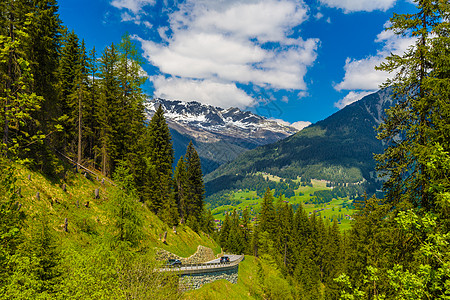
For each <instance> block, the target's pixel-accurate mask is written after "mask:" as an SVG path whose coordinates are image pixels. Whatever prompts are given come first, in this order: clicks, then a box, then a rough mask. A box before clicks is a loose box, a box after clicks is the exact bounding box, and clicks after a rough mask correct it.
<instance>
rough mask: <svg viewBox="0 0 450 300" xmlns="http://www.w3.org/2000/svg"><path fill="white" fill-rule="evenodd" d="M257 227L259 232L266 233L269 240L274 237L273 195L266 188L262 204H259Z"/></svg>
mask: <svg viewBox="0 0 450 300" xmlns="http://www.w3.org/2000/svg"><path fill="white" fill-rule="evenodd" d="M258 221H259V222H258V227H259V230H260V232H264V231H267V232H268V233H269V235H270V237H271V238H273V237H274V236H275V232H276V226H277V225H276V214H275V208H274V206H273V195H272V191H271V190H270V188H267V190H266V192H265V194H264V197H263V202H262V203H261V212H260V215H259V220H258Z"/></svg>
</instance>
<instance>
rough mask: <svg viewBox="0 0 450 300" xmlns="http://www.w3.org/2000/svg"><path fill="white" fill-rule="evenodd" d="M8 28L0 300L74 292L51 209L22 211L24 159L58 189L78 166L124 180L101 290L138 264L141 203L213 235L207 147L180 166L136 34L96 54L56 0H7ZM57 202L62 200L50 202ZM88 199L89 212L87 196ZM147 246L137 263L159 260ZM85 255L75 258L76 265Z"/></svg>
mask: <svg viewBox="0 0 450 300" xmlns="http://www.w3.org/2000/svg"><path fill="white" fill-rule="evenodd" d="M0 23H1V26H0V85H1V89H0V99H1V102H0V103H1V114H0V124H1V128H2V144H1V149H0V152H1V154H0V172H1V176H0V180H1V192H0V194H1V196H0V197H1V198H0V199H1V200H0V248H1V249H0V273H1V276H0V297H1V298H11V299H12V298H14V299H18V298H27V299H28V298H33V299H37V298H47V299H54V298H58V297H61V298H67V297H69V298H70V297H76V296H75V294H71V292H73V291H69V290H70V286H68V285H67V282H64V281H65V280H66V279H67V278H68V277H67V276H68V275H69V274H70V271H68V270H66V271H65V272H66V273H63V271H62V270H61V269H62V267H61V261H62V258H61V257H60V256H61V252H60V249H59V247H58V246H57V245H58V243H57V242H56V237H55V232H53V230H52V229H51V226H50V225H49V224H50V222H52V221H51V220H48V219H47V217H45V215H46V210H45V209H43V210H38V208H37V207H40V206H37V207H36V206H35V207H34V209H33V208H31V207H30V208H28V209H21V207H22V203H20V202H21V201H23V200H21V197H22V196H21V194H20V186H18V185H17V180H18V177H17V176H18V175H17V173H18V169H17V166H18V165H22V166H25V167H27V168H29V169H30V170H33V171H38V172H40V173H42V174H43V175H45V176H46V178H50V179H51V180H52V181H53V182H55V184H56V183H60V182H63V183H64V184H65V183H67V185H69V184H70V182H72V181H73V174H74V173H75V174H76V173H79V172H80V171H83V172H85V173H86V177H87V176H88V175H91V176H92V174H101V175H102V176H104V177H105V178H106V179H107V180H108V178H110V179H112V180H114V184H115V185H116V186H117V188H118V191H117V192H116V193H115V194H114V195H113V196H112V200H111V204H112V205H113V207H112V208H108V209H107V211H109V217H108V218H112V219H113V220H115V222H113V224H112V229H111V230H112V232H114V234H113V237H112V238H111V240H108V239H107V238H105V239H106V240H108V241H107V242H105V243H106V244H105V245H107V247H106V249H104V251H105V255H106V256H103V258H105V259H106V261H107V260H108V259H113V260H114V262H110V264H111V265H110V266H107V265H105V266H101V268H100V270H102V271H103V272H105V274H103V275H100V274H99V277H98V278H94V280H95V281H97V284H95V285H96V286H97V288H99V289H101V286H102V284H101V283H100V282H102V280H107V281H109V280H111V281H112V282H113V281H114V280H118V277H117V276H118V275H117V274H119V275H120V270H124V268H125V265H127V266H128V267H129V266H130V264H133V263H135V262H133V261H134V260H132V259H131V258H130V257H131V256H133V255H134V256H136V255H137V253H138V252H137V251H138V250H139V249H138V248H139V247H140V248H142V245H140V246H139V245H138V244H139V241H140V242H142V235H141V233H142V229H139V228H141V227H142V224H143V223H142V217H139V214H142V212H138V211H140V210H142V208H139V206H138V204H137V203H139V202H141V203H142V206H143V207H144V206H145V209H147V210H148V211H149V212H151V213H153V214H155V215H156V216H158V217H159V218H160V219H161V220H163V221H164V222H165V223H166V224H167V225H168V226H173V225H178V224H180V223H181V224H184V223H186V224H187V225H188V226H190V227H191V228H192V229H194V230H195V231H197V232H200V230H202V231H203V232H209V233H210V232H212V230H213V229H214V227H213V226H214V225H213V223H212V221H213V220H212V216H211V215H210V214H208V212H207V211H205V210H204V207H203V206H204V205H203V198H204V185H203V179H202V171H201V165H200V159H199V157H198V154H197V152H196V150H195V149H194V146H193V144H192V143H190V144H189V146H188V147H187V149H186V155H185V156H184V157H181V158H180V159H179V161H178V165H177V168H176V169H175V170H173V169H172V164H173V161H174V154H173V153H174V152H173V146H172V141H171V136H170V132H169V128H168V126H167V124H166V121H165V118H164V113H163V109H162V108H161V107H159V109H158V110H157V112H156V113H155V115H154V116H153V117H152V118H151V120H146V116H145V111H144V101H146V100H147V96H146V95H145V94H144V93H143V91H142V85H143V84H144V82H145V80H146V79H147V77H146V76H145V74H144V72H143V70H142V68H141V64H142V58H141V57H140V55H139V54H138V51H137V49H136V46H135V45H134V43H133V41H132V40H131V39H130V37H129V36H128V35H124V36H123V37H122V40H121V42H120V43H119V44H117V45H116V44H111V45H110V46H108V47H106V48H105V49H103V50H102V52H101V53H98V52H97V50H96V49H95V48H93V49H90V50H89V49H86V46H85V43H84V41H83V40H82V39H80V38H79V37H78V36H77V35H76V34H75V33H74V32H73V31H70V30H69V29H68V28H66V27H65V26H64V25H63V23H62V21H61V20H60V19H59V15H58V5H57V2H56V0H19V1H16V0H11V1H9V0H8V1H2V2H1V4H0ZM86 170H89V172H86ZM97 176H98V175H97ZM94 177H95V175H94ZM64 186H66V185H64ZM36 197H37V198H39V193H38V195H37V196H36ZM43 197H45V195H43ZM54 203H60V201H58V200H57V199H51V205H52V206H53V204H54ZM76 205H77V207H79V204H78V201H77V204H76ZM84 206H85V207H86V208H89V202H87V203H85V204H84ZM52 209H53V208H51V210H52ZM41 213H42V214H43V216H41V217H38V218H36V215H38V214H41ZM88 220H89V219H84V221H83V222H84V223H83V224H81V225H80V227H81V228H82V231H86V232H87V233H90V234H91V235H90V236H91V237H92V238H93V237H95V236H96V235H97V234H98V233H96V230H92V229H90V228H94V227H95V226H94V225H92V224H91V223H89V222H88ZM97 220H98V217H97ZM66 222H67V221H66ZM65 228H66V231H67V223H66V226H65ZM102 243H103V242H102ZM102 245H103V244H102ZM81 249H82V247H81V246H80V249H79V250H80V251H81ZM139 251H142V249H141V250H139ZM108 253H110V254H108ZM146 253H147V251H144V252H142V253H140V255H139V257H140V258H139V260H142V261H143V262H152V259H150V260H147V258H146V257H148V255H149V254H146ZM97 254H98V253H97ZM127 255H131V256H130V257H128V259H126V256H127ZM87 257H90V256H87ZM101 257H102V256H101V255H100V256H94V257H91V259H93V260H96V259H101ZM106 257H108V258H106ZM69 260H70V259H69ZM117 260H119V262H117ZM127 260H128V262H126V261H127ZM153 260H154V259H153ZM76 262H77V260H75V258H74V260H73V261H72V262H71V263H73V264H74V265H75V264H76ZM79 263H82V262H81V261H80V262H79ZM105 263H107V262H105ZM74 265H72V267H74ZM114 268H116V269H114ZM149 268H150V269H149V270H153V267H149ZM111 272H112V273H111ZM114 272H116V273H117V272H118V273H117V274H116V276H114ZM136 272H137V271H136ZM83 274H84V273H80V274H79V275H80V276H81V277H83V276H87V275H86V274H84V275H83ZM127 275H129V274H127ZM148 276H150V275H148ZM119 277H120V276H119ZM122 283H123V282H122ZM126 284H131V285H132V283H131V282H130V283H126ZM62 286H63V287H64V288H63V289H62V288H61V287H62ZM103 287H105V285H104V286H103ZM134 287H135V286H134ZM115 288H118V291H119V292H118V293H117V294H114V292H112V294H111V295H109V296H108V294H104V295H102V297H108V298H109V297H112V298H116V297H122V296H123V295H125V294H126V293H127V292H126V290H127V288H124V287H123V286H122V287H118V286H110V287H105V289H106V290H107V289H111V291H113V290H114V289H115ZM64 290H65V291H64ZM120 291H121V292H120ZM172 291H175V294H176V286H175V288H174V289H172ZM65 293H66V294H65ZM67 293H68V294H67ZM64 294H65V295H64ZM144 294H145V293H144ZM163 294H164V292H163V293H162V294H161V295H163ZM127 297H128V296H127Z"/></svg>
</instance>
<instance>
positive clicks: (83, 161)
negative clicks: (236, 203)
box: [0, 0, 450, 299]
mask: <svg viewBox="0 0 450 300" xmlns="http://www.w3.org/2000/svg"><path fill="white" fill-rule="evenodd" d="M414 2H415V3H416V5H417V10H416V12H415V13H414V14H408V15H400V14H399V15H394V16H393V17H392V18H391V20H390V25H389V26H390V27H389V28H388V30H389V31H390V33H393V34H398V35H404V36H411V37H413V38H414V39H415V43H414V44H413V46H411V47H410V48H409V49H408V50H407V52H406V53H404V54H402V55H393V54H392V55H390V56H389V57H387V58H386V60H385V62H384V63H382V64H381V65H380V66H379V67H378V68H379V69H381V70H384V71H388V72H391V73H393V74H395V76H393V77H392V79H389V80H388V81H387V82H386V83H385V85H384V88H389V89H390V91H391V92H390V93H391V97H392V100H393V103H394V105H393V106H392V107H391V108H389V109H388V110H386V112H385V118H384V119H383V120H382V121H381V120H379V121H380V122H379V126H378V131H377V138H378V139H379V140H381V141H382V142H383V144H384V150H383V149H381V150H380V152H379V154H377V155H376V156H375V160H376V162H377V166H376V170H377V171H378V172H379V173H380V175H382V176H384V178H385V179H386V182H385V183H384V186H383V189H384V192H385V196H384V197H382V198H377V197H375V196H371V195H366V196H365V197H363V199H362V200H358V201H355V203H354V204H355V206H356V208H357V212H356V213H355V214H354V215H353V216H352V219H353V221H352V223H351V227H350V229H348V230H347V231H345V232H340V230H339V228H338V226H337V220H333V222H332V223H330V222H328V221H327V220H326V218H324V217H323V216H321V215H320V214H316V213H315V212H311V213H306V211H305V209H304V207H303V206H302V205H298V206H296V207H294V206H293V205H291V204H290V203H287V202H286V201H284V198H283V195H282V194H283V193H285V194H286V193H292V192H293V190H294V189H295V188H297V187H298V184H308V181H307V180H304V178H303V181H302V182H300V183H299V181H298V176H299V175H301V176H302V177H309V176H305V174H306V175H307V174H308V173H306V172H307V171H308V172H319V174H322V175H324V176H325V175H330V174H331V175H336V174H338V175H339V174H340V175H339V176H341V175H342V176H344V177H345V176H346V177H345V178H342V180H344V179H345V180H349V181H347V182H354V183H357V182H358V181H360V180H361V178H362V177H363V176H365V174H366V173H370V172H371V171H370V168H369V167H370V165H371V164H372V166H373V167H375V166H374V165H373V162H369V161H367V160H368V159H372V156H371V155H368V154H367V151H366V150H367V149H366V148H365V147H363V146H361V145H360V144H359V143H358V140H357V139H356V137H352V135H351V133H352V132H355V131H354V130H357V129H361V128H362V129H363V131H368V130H369V129H370V128H371V126H372V123H371V122H372V121H370V122H369V121H367V122H366V119H365V117H364V116H367V115H365V114H360V115H358V116H362V121H363V122H362V123H359V124H363V125H361V126H362V127H361V126H354V128H352V127H351V126H348V125H347V126H339V122H338V121H337V122H331V121H330V122H328V123H327V122H322V125H320V126H311V127H310V129H309V130H306V131H304V132H303V131H302V132H303V133H302V134H301V135H299V136H296V135H295V136H293V137H291V138H290V139H289V140H292V141H295V140H297V139H298V140H303V141H305V140H306V141H309V142H310V143H309V145H312V144H314V143H315V142H317V141H318V142H320V143H323V144H325V145H326V147H324V148H323V149H324V152H323V153H322V152H320V153H311V151H310V150H308V147H304V148H302V147H299V148H293V149H291V150H290V151H289V148H288V147H281V145H282V144H280V143H276V144H274V145H271V146H268V147H267V148H261V149H269V148H270V150H271V151H270V155H269V152H264V151H263V150H261V151H260V152H252V153H253V154H252V155H253V156H252V157H251V156H248V157H250V158H254V161H259V162H261V163H263V164H262V166H263V167H267V165H268V163H269V162H273V161H275V162H277V163H278V165H277V167H276V168H273V171H276V172H279V173H280V174H279V175H281V173H283V174H288V175H289V176H290V177H292V178H291V179H292V180H290V181H289V180H288V181H284V180H283V182H281V180H280V182H279V183H277V185H278V186H279V187H280V188H283V193H281V192H278V193H277V194H276V195H277V200H275V197H274V194H273V192H272V190H271V189H272V188H273V187H272V186H271V185H270V183H268V181H267V180H265V179H261V177H257V178H256V179H254V178H253V179H248V178H245V177H241V178H240V179H239V180H242V181H241V182H245V184H248V185H251V184H253V185H255V187H256V185H257V192H259V194H260V195H262V190H263V189H265V191H264V194H263V195H262V196H263V199H262V203H261V209H260V212H259V214H258V215H257V216H256V217H255V218H254V219H251V218H250V216H249V213H248V210H245V209H244V211H243V213H242V216H239V214H238V213H237V212H236V211H229V212H228V213H227V214H226V215H225V220H224V222H223V224H222V227H221V228H220V230H216V228H215V226H214V220H213V218H212V215H211V213H210V212H209V211H207V210H206V209H205V207H204V194H205V186H204V184H203V177H202V171H201V163H200V159H199V156H198V153H197V151H196V150H195V148H194V146H193V144H192V143H190V144H189V145H188V147H187V149H186V154H185V156H183V157H181V158H179V159H178V158H175V157H174V155H173V152H174V151H173V145H172V141H171V136H170V131H169V128H168V126H167V123H166V120H165V117H164V113H163V110H162V109H161V107H159V108H158V110H157V111H156V112H155V114H154V116H153V117H152V119H151V120H150V121H149V122H145V118H144V110H143V107H144V105H143V101H144V99H145V95H144V93H143V92H142V89H141V86H142V83H143V81H144V77H143V76H142V71H141V63H142V61H141V58H140V56H139V55H138V51H137V50H136V48H135V46H134V44H133V42H132V40H131V39H130V37H128V36H127V35H124V36H123V38H122V41H121V42H120V43H119V44H118V45H115V44H111V45H110V46H109V47H106V48H105V49H102V50H101V51H100V52H99V53H97V50H96V49H86V47H85V44H84V43H83V40H82V39H80V38H79V37H78V36H77V35H76V34H75V32H73V31H71V30H70V29H69V28H65V27H64V26H63V23H62V21H61V20H60V19H59V17H58V6H57V3H56V0H6V1H2V2H1V3H0V24H1V27H0V86H1V89H0V100H1V101H0V105H1V114H0V125H1V128H2V143H1V149H0V297H1V298H5V299H97V298H100V299H152V298H155V299H177V298H180V297H182V296H183V295H182V294H181V293H180V291H179V287H178V278H177V276H170V275H168V274H164V273H161V272H157V271H155V267H156V266H157V263H156V262H155V259H154V253H153V247H155V246H156V247H161V248H164V249H166V250H170V251H173V252H175V253H177V254H179V255H183V256H187V255H189V254H192V251H193V249H195V248H196V246H197V245H198V244H206V245H207V246H210V247H212V248H214V250H215V252H216V253H218V252H219V249H218V247H217V245H216V243H215V242H214V240H212V238H211V237H213V238H216V240H217V241H218V243H219V244H220V246H221V247H222V248H223V250H225V251H229V252H234V253H244V254H247V255H251V256H253V257H251V258H250V259H249V261H250V262H253V263H252V265H251V266H249V265H248V262H246V263H244V264H243V265H242V268H245V269H244V270H241V271H240V272H241V274H250V273H251V274H252V275H251V276H254V278H253V277H252V278H251V279H249V278H242V276H241V278H240V279H239V280H240V282H239V283H238V284H237V285H235V286H233V287H231V289H233V293H229V295H230V297H231V296H233V295H239V293H240V292H241V293H246V296H249V297H250V298H251V297H253V298H265V299H449V297H450V294H449V293H450V292H449V291H450V248H449V247H450V246H449V245H450V233H449V230H450V180H449V178H450V176H449V174H450V103H449V101H448V99H449V98H450V80H449V78H450V46H449V45H450V23H449V22H450V18H449V16H450V4H449V3H448V1H445V0H436V1H421V0H415V1H414ZM353 107H358V105H357V104H355V105H354V106H353ZM361 109H362V108H361ZM365 109H366V110H367V107H365ZM347 111H348V110H347ZM344 112H345V111H344ZM373 117H374V116H372V119H373ZM322 126H323V127H322ZM327 126H328V127H327ZM332 129H333V130H332ZM339 131H340V132H341V133H343V134H344V136H346V137H348V140H344V141H340V145H341V146H342V147H343V148H342V149H353V150H352V151H350V153H351V154H352V155H353V156H349V157H347V158H346V159H345V161H343V162H342V164H343V165H339V166H336V165H331V166H330V165H324V164H321V163H320V162H318V164H317V165H315V166H314V168H312V169H306V170H303V171H302V170H301V169H297V167H299V166H297V165H295V164H294V165H293V167H292V168H283V166H285V165H286V164H287V163H288V162H291V161H292V160H293V159H294V158H295V157H296V155H297V154H298V153H303V154H305V155H307V154H308V153H309V154H311V155H312V154H315V155H317V156H315V157H320V156H322V157H328V156H329V157H330V159H329V160H328V161H327V163H330V164H331V163H332V162H334V163H335V162H336V160H337V157H336V156H334V154H336V153H338V154H339V152H340V151H336V153H333V152H332V151H333V148H332V145H330V144H327V143H328V142H327V141H328V140H329V141H332V142H333V143H337V142H338V141H337V140H336V139H334V138H335V136H334V135H333V134H331V135H329V136H328V138H329V139H324V137H327V134H328V133H330V132H331V133H332V132H339ZM364 141H365V142H367V143H368V144H369V145H370V144H371V143H375V142H374V137H371V138H370V139H369V138H368V139H367V140H364ZM344 146H345V147H344ZM346 147H350V148H346ZM342 149H341V150H342ZM282 150H283V151H282ZM325 150H326V151H325ZM338 150H339V149H338ZM258 151H259V150H258ZM302 151H303V152H302ZM255 153H258V154H255ZM267 155H269V156H267ZM175 159H177V164H176V168H175V169H174V170H173V168H172V165H173V162H174V160H175ZM241 162H242V164H236V165H234V166H231V165H230V166H228V167H227V168H229V170H232V171H230V172H231V173H230V172H228V173H226V175H227V176H236V173H234V170H238V169H239V168H242V174H246V173H255V172H257V171H258V170H257V169H254V168H253V167H251V166H249V165H246V163H247V162H252V161H251V160H250V159H248V161H241ZM353 164H356V165H357V166H359V169H358V170H355V169H354V168H352V167H351V166H352V165H353ZM324 167H325V168H324ZM227 170H228V169H227ZM229 170H228V171H229ZM296 170H297V171H298V170H300V171H301V172H304V173H301V172H300V171H299V173H298V174H297V173H296V172H297V171H296ZM373 171H375V169H374V170H373ZM300 173H301V174H300ZM272 175H276V174H272ZM272 175H270V176H272ZM242 176H244V175H242ZM258 176H260V175H258ZM267 176H269V175H267ZM238 177H239V175H238ZM217 178H220V177H217ZM217 178H215V179H217ZM310 178H311V177H309V178H306V179H310ZM245 180H246V181H245ZM252 180H254V181H252ZM296 180H297V181H296ZM210 182H211V181H210ZM342 182H345V181H342ZM342 182H341V181H339V180H334V183H336V184H337V186H338V188H336V189H335V190H330V192H318V193H317V194H315V196H314V197H315V199H319V198H327V199H328V198H330V197H335V196H336V197H338V196H339V197H340V195H338V193H340V192H341V190H340V189H339V188H340V187H341V186H342V185H339V184H340V183H342ZM217 184H221V183H220V180H218V181H217ZM220 188H225V184H223V186H221V187H220ZM333 193H335V194H333ZM294 209H295V211H294ZM175 231H176V232H175ZM164 232H167V236H165V234H164ZM161 234H164V235H161ZM164 236H165V237H164ZM243 271H244V272H243ZM218 285H220V283H219V284H218ZM214 286H216V285H214V284H212V285H207V286H205V287H203V288H202V289H204V291H206V292H205V293H201V292H199V293H198V294H196V293H191V294H189V293H188V294H187V295H186V297H190V295H194V297H195V295H197V296H199V297H202V295H205V298H207V297H209V295H214V293H211V294H210V293H208V289H209V288H211V287H212V288H214ZM227 287H229V285H227ZM236 291H238V292H236ZM221 293H222V294H227V291H226V290H225V291H223V292H222V291H221Z"/></svg>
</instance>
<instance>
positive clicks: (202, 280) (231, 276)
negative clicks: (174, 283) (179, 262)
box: [179, 266, 239, 291]
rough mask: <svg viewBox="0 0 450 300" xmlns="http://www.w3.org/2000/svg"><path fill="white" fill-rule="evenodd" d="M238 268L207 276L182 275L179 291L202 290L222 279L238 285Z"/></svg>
mask: <svg viewBox="0 0 450 300" xmlns="http://www.w3.org/2000/svg"><path fill="white" fill-rule="evenodd" d="M238 267H239V266H236V267H235V268H233V269H230V270H225V271H218V272H211V273H207V274H189V275H182V276H181V277H180V279H179V289H180V290H181V291H189V290H196V289H199V288H201V287H202V286H203V285H204V284H207V283H210V282H213V281H216V280H220V279H225V280H228V281H229V282H231V283H233V284H236V283H237V280H238V270H239V269H238Z"/></svg>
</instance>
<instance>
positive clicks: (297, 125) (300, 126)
mask: <svg viewBox="0 0 450 300" xmlns="http://www.w3.org/2000/svg"><path fill="white" fill-rule="evenodd" d="M269 120H272V121H275V122H277V123H280V124H283V125H286V126H291V127H294V128H296V129H298V130H302V129H303V128H305V127H308V126H309V125H311V124H312V123H311V122H309V121H297V122H294V123H289V122H287V121H285V120H282V119H275V118H269Z"/></svg>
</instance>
